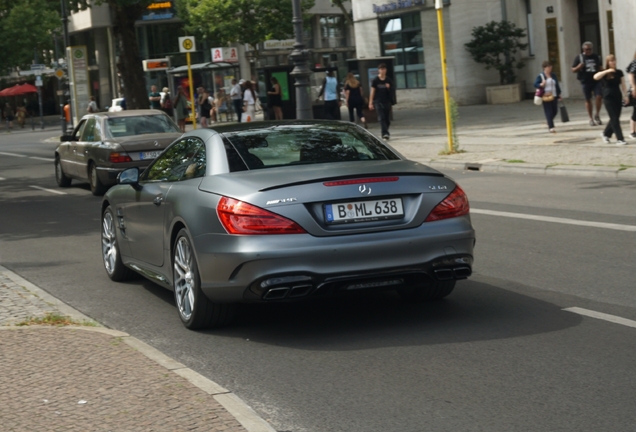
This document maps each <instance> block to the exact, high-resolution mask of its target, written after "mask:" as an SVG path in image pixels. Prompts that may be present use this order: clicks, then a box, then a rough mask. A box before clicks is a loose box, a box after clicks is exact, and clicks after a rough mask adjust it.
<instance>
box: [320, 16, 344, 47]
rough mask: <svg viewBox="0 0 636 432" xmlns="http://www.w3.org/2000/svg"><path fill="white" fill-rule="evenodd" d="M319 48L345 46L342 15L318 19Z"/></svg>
mask: <svg viewBox="0 0 636 432" xmlns="http://www.w3.org/2000/svg"><path fill="white" fill-rule="evenodd" d="M320 38H321V48H338V47H343V46H346V44H345V29H344V18H343V17H342V15H329V16H321V17H320Z"/></svg>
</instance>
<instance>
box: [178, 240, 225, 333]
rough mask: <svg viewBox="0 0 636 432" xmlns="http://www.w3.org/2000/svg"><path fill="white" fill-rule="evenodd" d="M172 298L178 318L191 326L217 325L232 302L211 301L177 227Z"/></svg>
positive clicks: (197, 327)
mask: <svg viewBox="0 0 636 432" xmlns="http://www.w3.org/2000/svg"><path fill="white" fill-rule="evenodd" d="M172 261H173V266H174V267H173V268H174V298H175V301H176V303H177V310H178V311H179V317H180V318H181V321H182V322H183V324H184V325H185V326H186V328H189V329H191V330H196V329H205V328H213V327H221V326H223V325H225V324H227V323H228V322H229V321H230V320H231V319H232V317H233V315H234V308H235V306H234V305H233V304H221V303H213V302H211V301H210V300H209V299H208V298H207V297H206V296H205V294H204V293H203V291H202V290H201V279H200V277H199V269H198V267H197V262H196V259H195V257H194V251H193V250H192V246H191V243H190V238H189V237H188V234H187V232H186V230H185V229H182V230H181V231H179V234H178V235H177V239H176V241H175V243H174V248H173V260H172Z"/></svg>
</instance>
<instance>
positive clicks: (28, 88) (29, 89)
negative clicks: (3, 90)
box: [10, 83, 38, 96]
mask: <svg viewBox="0 0 636 432" xmlns="http://www.w3.org/2000/svg"><path fill="white" fill-rule="evenodd" d="M12 89H13V90H12V91H11V93H10V96H20V95H23V94H27V93H37V92H38V88H37V87H36V86H34V85H31V84H29V83H24V84H22V85H19V86H14V87H12Z"/></svg>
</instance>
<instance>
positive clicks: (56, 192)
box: [29, 185, 66, 195]
mask: <svg viewBox="0 0 636 432" xmlns="http://www.w3.org/2000/svg"><path fill="white" fill-rule="evenodd" d="M29 187H32V188H33V189H39V190H43V191H45V192H51V193H54V194H59V195H66V192H62V191H58V190H55V189H47V188H43V187H40V186H33V185H31V186H29Z"/></svg>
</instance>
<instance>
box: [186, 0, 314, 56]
mask: <svg viewBox="0 0 636 432" xmlns="http://www.w3.org/2000/svg"><path fill="white" fill-rule="evenodd" d="M313 3H314V2H313V0H302V2H301V5H302V6H301V7H302V8H303V10H307V9H309V8H310V7H311V6H313ZM177 7H178V10H179V12H180V16H181V17H182V19H184V20H185V21H186V22H187V27H186V28H187V30H188V31H190V32H192V33H193V34H200V35H202V36H203V37H205V38H207V39H209V40H211V41H213V42H214V43H217V44H219V45H227V44H229V43H236V42H238V43H243V44H249V45H250V46H251V47H253V48H254V49H256V48H257V46H258V44H259V43H260V42H263V41H265V40H270V39H288V38H291V37H292V35H293V33H294V29H293V25H292V17H293V11H292V2H291V0H180V4H179V3H177Z"/></svg>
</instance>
